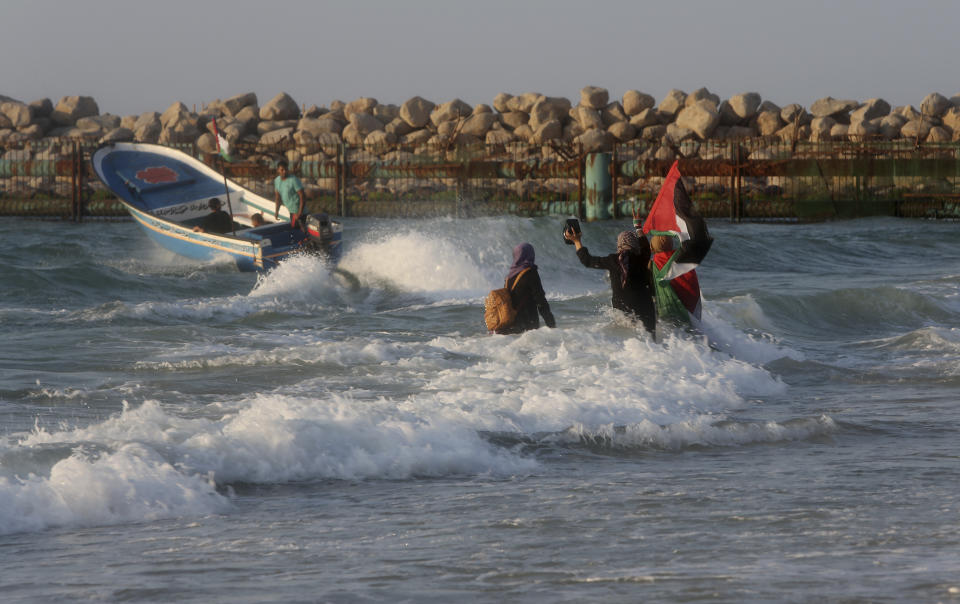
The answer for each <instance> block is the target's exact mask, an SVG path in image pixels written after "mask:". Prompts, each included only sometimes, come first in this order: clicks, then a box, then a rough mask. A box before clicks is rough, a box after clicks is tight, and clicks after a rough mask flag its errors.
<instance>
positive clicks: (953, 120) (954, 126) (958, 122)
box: [943, 107, 960, 132]
mask: <svg viewBox="0 0 960 604" xmlns="http://www.w3.org/2000/svg"><path fill="white" fill-rule="evenodd" d="M943 125H944V126H946V127H947V128H950V130H951V131H953V132H960V107H951V108H950V109H949V110H948V111H947V112H946V113H944V114H943Z"/></svg>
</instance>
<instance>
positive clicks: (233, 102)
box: [220, 92, 259, 116]
mask: <svg viewBox="0 0 960 604" xmlns="http://www.w3.org/2000/svg"><path fill="white" fill-rule="evenodd" d="M220 105H221V107H223V108H224V109H225V110H226V112H227V114H228V115H231V116H236V115H237V114H238V113H240V111H241V110H242V109H244V108H245V107H257V95H256V93H253V92H247V93H245V94H238V95H236V96H232V97H230V98H229V99H227V100H225V101H222V102H221V103H220ZM257 111H258V113H259V108H258V109H257Z"/></svg>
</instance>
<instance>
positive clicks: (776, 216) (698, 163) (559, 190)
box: [0, 139, 960, 221]
mask: <svg viewBox="0 0 960 604" xmlns="http://www.w3.org/2000/svg"><path fill="white" fill-rule="evenodd" d="M96 146H97V145H96V143H95V142H90V141H84V140H48V139H44V140H41V141H29V142H26V143H22V144H21V145H20V146H19V147H12V148H6V149H0V215H17V216H52V217H60V218H67V219H73V220H82V219H84V218H86V217H112V216H125V214H126V213H125V212H124V210H123V207H122V205H121V204H120V203H119V202H118V201H117V200H116V199H115V198H114V196H113V195H112V194H111V193H110V192H109V191H106V190H105V189H104V187H103V185H102V184H101V183H100V182H99V180H97V179H96V177H95V176H94V175H93V173H92V171H91V168H90V162H89V158H90V154H91V153H92V152H93V150H95V149H96ZM179 148H181V150H183V151H185V152H187V153H190V154H191V155H193V156H196V157H200V158H201V159H203V160H204V161H206V162H208V163H211V164H213V165H214V167H215V168H216V169H220V168H221V164H219V163H218V162H217V161H216V158H215V157H214V156H210V155H207V154H204V153H202V152H200V151H199V150H198V149H197V148H196V147H195V146H192V145H181V146H179ZM306 151H308V150H306V149H300V148H298V147H297V146H295V145H294V144H293V143H288V144H287V145H284V146H274V147H265V146H261V145H246V146H244V145H240V146H238V147H237V148H236V149H235V155H236V156H237V157H238V161H235V162H233V163H226V164H222V169H223V171H224V172H226V174H227V176H228V177H230V178H232V179H234V180H236V181H238V182H239V183H240V184H241V185H243V186H244V187H246V188H249V189H251V190H253V191H255V192H257V193H259V194H261V195H264V196H266V197H268V198H272V197H273V190H272V181H273V177H274V175H275V169H276V164H277V162H278V161H281V160H285V161H289V162H290V163H291V167H292V171H293V173H295V174H298V175H299V177H300V178H301V180H302V181H303V182H304V185H305V188H306V197H307V202H308V207H309V209H310V210H311V211H319V210H325V211H328V212H330V213H334V214H338V215H343V216H434V215H448V216H458V217H470V216H478V215H489V214H514V215H525V216H534V215H550V214H553V215H563V214H573V215H580V216H583V215H584V213H585V204H586V202H587V198H588V191H587V186H586V184H585V165H586V163H587V158H588V156H589V154H588V153H586V152H585V151H584V150H583V149H582V148H579V147H577V146H574V145H569V144H568V145H530V144H526V143H508V144H503V145H474V146H465V147H451V146H429V145H420V146H417V147H415V148H403V147H398V146H392V147H390V148H369V147H349V146H346V145H343V144H340V145H333V146H329V147H326V148H321V149H319V150H317V149H312V150H310V151H312V153H309V154H308V153H306ZM610 156H611V157H610V161H609V179H610V190H611V192H610V198H609V199H604V200H602V204H603V205H604V206H605V211H604V212H601V214H600V215H599V217H601V218H602V217H606V216H611V217H618V216H627V215H629V214H630V213H631V212H632V211H634V210H637V209H639V210H640V211H641V212H644V211H646V209H647V208H648V207H649V205H650V204H651V203H652V201H653V200H654V198H655V197H656V194H657V191H658V190H659V187H660V184H661V182H662V178H663V176H664V175H665V174H666V172H667V170H668V169H669V166H670V165H671V164H672V162H673V161H674V160H679V161H680V169H681V172H682V173H683V175H684V180H685V183H686V185H687V189H688V191H689V192H690V194H691V197H692V198H693V200H694V202H695V203H696V204H697V207H698V209H699V210H700V212H701V213H702V214H704V215H705V216H707V217H714V218H729V219H731V220H733V221H740V220H823V219H829V218H842V217H854V216H865V215H874V214H882V215H893V216H926V217H950V218H960V204H958V201H960V190H958V188H960V144H958V143H940V144H931V143H928V144H924V145H914V144H911V143H910V142H909V141H898V142H843V143H840V142H821V143H810V142H789V141H786V142H785V141H780V140H766V139H744V140H736V141H732V140H725V141H704V142H693V141H685V142H682V143H679V144H675V145H674V144H663V143H662V142H660V141H656V142H649V141H632V142H630V143H625V144H619V145H616V146H615V147H614V148H613V150H612V152H611V153H610Z"/></svg>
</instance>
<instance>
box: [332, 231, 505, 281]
mask: <svg viewBox="0 0 960 604" xmlns="http://www.w3.org/2000/svg"><path fill="white" fill-rule="evenodd" d="M340 266H341V267H342V268H344V269H346V270H348V271H350V272H352V273H354V274H356V275H358V276H359V277H360V279H361V281H362V282H363V283H364V284H366V285H379V284H390V285H392V286H394V287H397V288H399V289H402V290H404V291H411V292H433V293H435V294H440V295H446V294H449V295H457V294H463V293H470V294H479V293H481V292H484V291H485V290H488V289H490V280H489V278H487V277H485V276H484V274H485V273H486V272H487V271H488V270H489V269H487V268H486V267H484V266H483V265H480V264H478V263H477V262H476V261H475V260H474V259H473V258H472V257H471V256H470V254H469V253H468V252H467V251H466V250H465V248H464V246H463V245H462V244H461V243H458V242H456V241H454V240H452V239H447V238H445V237H442V236H439V235H428V234H425V233H422V232H417V231H413V230H409V231H407V232H404V233H397V234H387V235H384V236H383V237H382V238H379V239H375V238H373V237H368V238H367V239H366V240H364V241H361V242H358V243H356V244H355V245H353V246H352V247H351V249H350V251H349V252H348V253H347V254H346V255H345V256H344V258H343V260H342V261H341V262H340Z"/></svg>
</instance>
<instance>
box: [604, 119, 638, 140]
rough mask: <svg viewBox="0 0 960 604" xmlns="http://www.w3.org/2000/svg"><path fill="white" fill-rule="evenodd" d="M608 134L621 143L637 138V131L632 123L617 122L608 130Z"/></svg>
mask: <svg viewBox="0 0 960 604" xmlns="http://www.w3.org/2000/svg"><path fill="white" fill-rule="evenodd" d="M607 132H609V133H610V134H612V135H613V137H614V138H616V139H617V140H618V141H620V142H627V141H629V140H633V139H634V138H635V137H636V136H637V129H636V128H634V127H633V125H632V124H630V122H617V123H615V124H611V125H610V127H609V128H607Z"/></svg>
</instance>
